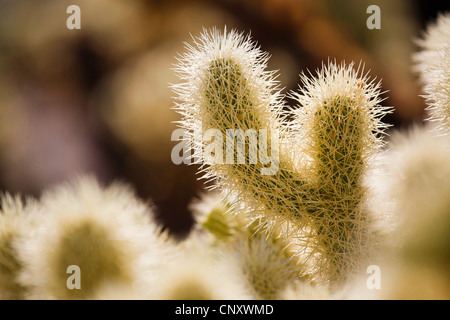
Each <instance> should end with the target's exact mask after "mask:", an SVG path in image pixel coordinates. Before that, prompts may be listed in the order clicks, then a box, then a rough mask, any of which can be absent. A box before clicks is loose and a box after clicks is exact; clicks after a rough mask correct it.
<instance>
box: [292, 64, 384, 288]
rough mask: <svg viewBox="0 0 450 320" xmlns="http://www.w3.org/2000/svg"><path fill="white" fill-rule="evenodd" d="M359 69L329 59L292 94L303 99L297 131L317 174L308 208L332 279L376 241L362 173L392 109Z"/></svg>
mask: <svg viewBox="0 0 450 320" xmlns="http://www.w3.org/2000/svg"><path fill="white" fill-rule="evenodd" d="M361 73H362V72H360V71H359V68H358V69H357V70H355V69H354V68H353V64H350V65H348V66H346V65H345V64H341V65H337V64H335V63H329V64H328V66H326V67H323V68H322V70H321V71H319V72H318V74H317V77H316V78H308V77H307V76H306V75H303V76H302V82H303V85H304V87H303V89H302V90H301V91H300V93H295V94H293V97H294V98H295V99H296V100H297V101H298V102H299V104H300V108H299V109H298V110H297V111H296V116H297V117H296V119H295V121H294V124H293V128H294V132H297V134H298V136H299V137H300V138H301V141H300V143H302V146H303V152H304V153H305V154H306V155H307V156H308V157H309V158H310V159H311V163H312V167H313V172H314V173H313V174H314V175H315V176H316V180H315V191H314V192H313V193H310V194H308V195H307V196H308V202H307V203H308V210H307V212H308V213H310V215H311V218H312V221H313V225H314V232H315V236H316V237H317V239H318V242H319V244H320V247H321V250H322V252H323V256H324V258H325V259H323V260H322V263H323V264H324V265H323V266H321V267H320V268H319V269H320V270H323V271H324V272H325V275H327V277H329V278H330V279H342V278H345V275H347V274H349V273H351V272H352V271H353V270H354V269H358V267H359V266H358V264H362V263H364V262H365V261H364V260H361V259H362V257H363V256H365V255H367V254H368V253H369V252H370V250H368V249H369V247H370V246H371V245H372V244H371V240H370V238H371V230H370V229H371V227H370V226H371V222H370V217H369V215H368V214H367V210H366V208H365V207H364V206H365V203H364V201H365V199H367V197H368V195H369V193H368V190H367V189H366V188H365V187H364V186H363V183H362V177H363V175H364V173H365V172H366V170H367V169H368V167H369V166H370V164H371V160H372V158H373V156H374V154H375V152H376V151H377V150H379V148H380V147H381V145H382V140H381V135H382V133H383V129H384V128H385V127H386V125H385V124H383V123H382V122H381V118H382V117H383V116H384V115H385V114H386V112H387V111H388V108H386V107H381V106H379V103H380V102H381V100H380V98H379V97H378V95H379V86H380V85H379V83H375V82H374V81H370V80H369V78H368V76H367V74H366V75H364V74H363V75H361Z"/></svg>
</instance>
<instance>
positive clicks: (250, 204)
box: [174, 30, 387, 283]
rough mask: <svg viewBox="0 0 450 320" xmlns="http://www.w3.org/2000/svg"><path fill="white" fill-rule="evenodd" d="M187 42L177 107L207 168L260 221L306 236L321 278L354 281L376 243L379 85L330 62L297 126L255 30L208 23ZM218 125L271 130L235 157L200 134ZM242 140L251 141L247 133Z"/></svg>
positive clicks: (304, 98)
mask: <svg viewBox="0 0 450 320" xmlns="http://www.w3.org/2000/svg"><path fill="white" fill-rule="evenodd" d="M187 48H188V50H189V51H188V53H186V54H185V55H184V56H182V57H181V58H180V63H179V65H178V68H177V71H178V74H179V76H180V79H181V80H183V81H184V82H183V83H181V84H179V85H176V86H174V90H175V91H176V92H177V93H178V99H179V101H180V102H179V103H178V104H177V107H176V109H177V110H178V111H179V112H180V113H181V115H182V116H183V119H182V121H181V122H180V123H181V125H182V127H183V128H184V129H186V130H187V131H188V132H190V133H191V137H192V139H191V141H193V147H194V150H195V155H196V156H197V157H198V158H200V159H203V160H205V161H204V166H203V171H204V172H205V176H204V177H205V178H207V179H210V178H216V180H217V184H218V186H220V187H222V188H223V189H224V191H225V192H226V193H234V194H236V195H237V197H236V199H237V203H239V204H240V205H241V211H246V212H247V213H249V214H250V215H251V216H252V218H253V219H254V220H256V219H259V218H260V217H263V218H264V220H267V221H270V222H271V224H272V223H273V224H274V225H284V223H288V224H289V225H290V226H291V228H292V229H293V230H294V233H295V235H296V236H297V237H298V238H299V240H301V241H303V247H302V248H303V251H304V252H301V253H306V252H307V253H308V254H309V255H310V256H311V257H312V256H314V258H317V257H318V262H317V263H316V264H315V267H314V270H309V272H310V273H312V276H313V277H314V278H317V280H319V281H323V282H328V281H331V282H332V283H341V282H345V281H346V280H347V278H348V276H349V275H351V274H352V273H354V272H357V271H360V270H361V265H362V264H363V263H364V262H365V261H364V260H363V257H364V256H366V255H367V254H368V253H369V252H370V250H369V247H370V246H371V245H372V242H371V241H370V238H371V237H370V234H371V230H370V223H371V222H370V217H369V216H368V215H367V214H366V211H365V208H364V205H365V203H364V201H365V198H366V197H367V191H366V190H365V189H364V188H363V187H362V186H361V183H362V181H361V178H362V175H363V174H364V172H365V170H366V169H367V167H368V166H369V165H370V159H371V156H372V155H373V154H374V152H375V151H377V149H378V147H379V146H380V145H381V140H380V138H379V134H380V133H381V132H382V131H383V129H384V128H385V125H384V124H382V123H381V122H380V118H381V117H382V116H383V115H384V114H385V113H386V112H387V111H386V108H383V107H379V106H378V103H379V102H380V99H379V98H378V93H379V92H378V91H379V85H378V84H374V83H373V82H369V80H368V77H367V76H365V75H363V76H361V75H360V72H358V71H354V70H353V65H349V66H345V65H337V64H335V63H329V65H328V66H327V67H324V69H323V71H321V72H319V73H318V77H317V79H314V80H308V79H307V78H306V77H305V76H303V82H304V84H305V86H306V87H305V89H304V90H303V91H302V92H301V93H300V94H293V95H294V97H296V98H297V100H298V101H299V102H300V105H301V107H300V109H299V110H298V111H296V115H297V117H296V119H295V122H294V123H293V124H292V128H288V125H287V123H284V122H283V119H284V114H283V113H282V112H281V110H282V108H283V105H282V103H281V98H282V96H281V95H280V93H279V91H278V90H277V86H276V83H275V81H274V73H273V72H268V71H265V67H266V64H267V55H266V54H264V53H262V52H261V51H260V49H259V48H257V47H255V45H254V44H253V43H252V42H251V41H250V39H249V38H244V37H243V36H242V35H238V34H237V33H235V32H233V31H232V32H229V33H227V32H226V30H225V32H224V33H223V34H221V33H220V32H218V31H216V30H213V31H211V32H207V31H205V32H204V33H203V34H202V36H201V37H200V38H199V39H197V40H196V41H195V44H194V46H190V45H188V46H187ZM209 129H213V130H217V131H218V132H219V133H220V134H221V135H222V140H225V139H228V138H229V131H228V130H230V129H240V130H242V131H243V132H248V131H249V130H255V131H259V132H261V129H263V130H264V133H265V135H262V136H260V139H261V140H262V142H263V143H262V144H259V145H257V144H256V143H251V139H250V138H249V144H248V145H249V146H248V147H246V148H245V149H244V150H245V152H242V149H241V152H240V151H239V148H236V150H235V151H234V153H233V156H232V157H229V152H230V149H229V145H227V144H224V143H217V144H214V145H213V146H214V148H210V147H211V145H207V144H205V143H204V141H203V143H199V141H200V142H201V141H202V140H200V139H198V134H200V135H203V134H204V133H206V132H207V130H209ZM274 133H276V134H274ZM218 136H220V135H215V138H216V140H215V142H216V141H217V137H218ZM225 137H226V138H225ZM219 139H220V138H219ZM261 140H260V141H259V142H261ZM295 140H297V142H295V144H294V143H293V142H292V141H295ZM238 141H240V142H241V143H242V144H245V143H246V141H247V140H246V137H245V136H241V137H240V140H239V138H238ZM222 142H223V141H222ZM288 143H289V144H288ZM293 144H294V145H293ZM233 146H234V145H233ZM293 146H294V148H293ZM258 147H259V148H258ZM257 148H258V150H256V149H257ZM269 149H270V156H269V155H268V153H267V151H268V150H269ZM211 150H213V152H212V153H211V152H210V151H211ZM205 151H206V152H205ZM260 151H263V152H261V153H260ZM259 154H262V155H263V156H260V157H259V159H257V157H256V155H259ZM202 155H203V158H201V156H202ZM225 155H226V156H225ZM264 155H265V156H264ZM252 156H253V158H252ZM240 157H241V158H240ZM225 158H226V160H230V158H231V160H232V161H225ZM268 158H270V159H271V161H268ZM240 160H241V161H240ZM242 160H245V161H242ZM300 251H302V250H300ZM363 261H364V262H363Z"/></svg>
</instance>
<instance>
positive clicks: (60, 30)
mask: <svg viewBox="0 0 450 320" xmlns="http://www.w3.org/2000/svg"><path fill="white" fill-rule="evenodd" d="M71 4H76V5H78V6H79V7H80V9H81V30H68V29H67V28H66V20H67V18H68V17H69V14H67V13H66V9H67V7H68V6H69V5H71ZM371 4H376V5H378V6H380V8H381V30H368V29H367V27H366V19H367V18H368V17H369V14H367V13H366V8H367V7H368V6H369V5H371ZM448 9H449V8H448V4H445V1H436V2H435V3H434V2H432V1H419V0H416V1H407V0H396V1H390V0H381V1H366V0H346V1H333V0H260V1H256V0H243V1H238V0H219V1H201V0H193V1H181V0H169V1H162V0H160V1H155V0H154V1H151V0H129V1H123V0H95V1H92V0H84V1H66V0H40V1H33V0H0V191H3V192H6V191H7V192H12V193H16V192H19V193H22V194H24V195H34V196H38V195H39V194H40V193H41V192H42V190H43V189H44V188H46V187H47V186H49V185H51V184H54V183H57V182H60V181H63V180H66V179H69V178H70V177H73V176H74V175H75V174H83V173H91V174H94V175H95V176H97V177H98V178H99V179H100V180H101V181H103V182H104V183H109V182H111V181H113V180H116V179H120V180H123V181H125V182H127V183H129V184H131V185H133V186H134V187H135V189H136V190H137V192H138V194H139V195H140V196H141V197H142V198H143V199H148V200H149V199H152V200H153V201H154V202H155V204H156V206H157V208H158V218H159V219H160V221H161V222H162V223H163V224H164V225H165V226H167V227H168V228H169V230H171V231H172V232H173V233H174V234H176V235H180V236H183V235H184V234H186V232H187V231H188V230H189V228H190V226H191V224H192V218H191V215H190V213H189V212H188V210H187V204H188V203H189V202H190V201H191V199H192V198H193V197H195V196H196V195H198V194H199V192H200V191H201V190H202V189H203V188H204V183H203V181H197V176H196V174H195V172H196V167H195V166H186V165H179V166H176V165H174V164H172V162H171V159H170V152H171V149H172V147H173V146H174V145H175V144H176V142H172V141H171V139H170V135H171V133H172V131H173V130H174V129H175V128H176V126H175V124H173V123H172V121H175V120H177V115H176V114H175V112H174V111H173V110H171V109H170V108H171V106H173V101H172V96H173V94H172V92H171V91H170V89H169V88H168V83H174V82H177V79H176V77H175V75H174V72H173V70H171V68H172V67H173V64H174V63H175V62H176V60H175V58H174V57H175V56H176V54H177V53H181V52H183V44H182V42H183V41H189V40H190V34H192V35H198V34H199V33H200V32H201V31H202V27H212V26H216V27H218V28H219V29H223V27H224V26H225V25H227V28H228V29H231V28H237V29H238V30H241V31H244V32H251V34H252V36H253V39H254V40H256V41H257V42H258V43H259V44H260V45H261V46H262V49H263V50H264V51H268V52H270V54H271V59H270V65H269V68H270V69H271V70H273V69H278V70H280V77H279V80H280V81H281V83H282V86H283V87H285V91H289V90H291V89H296V88H297V86H298V80H299V78H298V74H299V73H300V72H301V71H306V70H307V69H309V70H311V71H314V70H315V69H317V68H318V67H320V66H321V63H322V61H327V60H328V59H329V58H331V59H336V60H337V61H341V60H346V61H351V60H354V61H356V62H357V63H358V62H359V61H361V60H362V61H364V62H365V65H366V69H367V70H368V69H370V70H371V72H370V74H371V75H372V76H376V77H377V78H378V79H379V78H382V79H383V90H388V91H389V92H388V93H386V97H387V100H386V101H385V105H390V106H394V107H395V113H394V114H392V115H390V116H389V117H388V118H386V119H385V120H386V121H387V122H389V123H391V124H393V125H394V127H393V128H401V127H404V126H408V125H409V124H411V123H413V122H416V121H422V119H423V117H424V107H425V104H424V100H423V98H421V97H420V96H419V95H420V94H421V91H420V87H419V86H418V83H417V77H416V75H414V74H413V73H412V72H411V54H412V53H413V52H414V51H415V50H416V46H415V44H414V38H417V37H419V36H420V34H421V30H422V29H423V28H424V27H425V25H426V24H427V23H428V22H430V21H432V20H433V19H434V18H435V17H436V15H437V13H438V12H443V11H445V10H448ZM286 102H287V104H292V103H293V102H292V101H289V100H287V101H286Z"/></svg>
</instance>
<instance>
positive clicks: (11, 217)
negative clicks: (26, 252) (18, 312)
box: [0, 194, 31, 300]
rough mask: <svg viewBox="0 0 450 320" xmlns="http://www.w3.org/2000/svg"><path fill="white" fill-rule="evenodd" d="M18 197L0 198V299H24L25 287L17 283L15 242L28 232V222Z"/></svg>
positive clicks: (19, 264) (20, 270)
mask: <svg viewBox="0 0 450 320" xmlns="http://www.w3.org/2000/svg"><path fill="white" fill-rule="evenodd" d="M24 211H25V205H24V204H23V202H22V200H21V199H20V197H19V196H15V197H13V196H11V195H9V194H5V195H3V196H2V197H1V198H0V299H2V300H5V299H12V300H18V299H24V298H25V296H26V292H27V287H26V286H24V285H22V284H21V283H20V281H19V276H20V273H21V272H22V268H23V266H22V263H21V262H20V259H19V253H18V251H17V248H16V246H15V241H16V240H17V239H18V238H20V237H22V236H24V235H25V234H27V233H28V232H30V230H31V227H30V223H31V222H30V220H29V219H28V216H27V214H26V213H25V212H24Z"/></svg>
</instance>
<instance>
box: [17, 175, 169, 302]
mask: <svg viewBox="0 0 450 320" xmlns="http://www.w3.org/2000/svg"><path fill="white" fill-rule="evenodd" d="M30 214H33V215H34V216H39V217H40V220H41V224H40V225H39V228H36V230H35V233H34V234H33V236H30V237H24V238H23V239H21V241H20V242H18V249H19V253H20V260H21V261H22V263H23V271H22V274H21V282H22V283H23V284H25V285H26V286H28V287H29V288H30V294H29V296H30V297H31V298H38V299H44V298H45V299H91V298H92V297H94V296H95V297H98V293H97V291H98V290H100V289H102V288H103V287H104V286H105V285H107V284H109V285H111V284H116V285H118V286H124V287H126V286H129V287H133V286H140V285H142V286H144V285H147V284H149V283H151V281H154V280H155V279H154V277H155V276H154V275H152V272H153V271H154V269H156V268H157V266H158V265H160V264H161V262H162V257H163V256H167V255H168V254H169V250H167V251H166V250H165V249H164V248H166V247H167V246H166V243H165V242H166V240H165V235H164V234H161V233H160V231H159V228H158V227H157V226H156V224H154V223H153V222H152V221H151V218H152V217H151V212H150V211H149V209H148V207H147V206H146V205H144V204H142V203H140V202H139V201H137V200H136V199H135V196H134V194H133V193H132V192H131V191H130V190H129V189H128V188H127V187H125V186H123V185H119V184H115V185H111V186H109V187H108V188H105V189H104V188H102V187H100V185H99V184H98V183H97V182H96V181H95V180H93V179H90V178H81V179H78V180H76V181H75V182H74V183H71V184H68V185H61V186H57V187H55V188H54V189H50V190H48V191H47V192H46V193H45V194H44V195H43V196H42V198H41V201H40V203H39V205H36V206H35V207H34V210H33V211H32V212H30ZM73 265H75V266H78V267H79V272H80V273H79V276H80V277H79V285H80V287H78V288H76V289H74V288H69V287H68V286H67V280H68V278H69V276H70V273H68V267H69V266H73ZM149 272H150V273H149Z"/></svg>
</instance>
